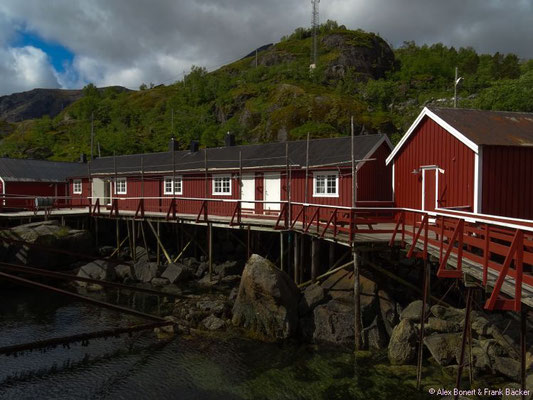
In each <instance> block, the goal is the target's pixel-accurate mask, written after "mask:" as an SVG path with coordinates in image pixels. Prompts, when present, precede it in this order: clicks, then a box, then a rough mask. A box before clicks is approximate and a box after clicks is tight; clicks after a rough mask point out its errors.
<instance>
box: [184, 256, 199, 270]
mask: <svg viewBox="0 0 533 400" xmlns="http://www.w3.org/2000/svg"><path fill="white" fill-rule="evenodd" d="M181 263H182V264H183V265H185V266H186V267H187V268H189V269H194V270H196V268H197V267H198V264H200V263H199V262H198V260H196V258H194V257H187V258H184V259H183V260H182V261H181Z"/></svg>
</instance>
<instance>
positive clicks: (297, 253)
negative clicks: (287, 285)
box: [294, 232, 300, 284]
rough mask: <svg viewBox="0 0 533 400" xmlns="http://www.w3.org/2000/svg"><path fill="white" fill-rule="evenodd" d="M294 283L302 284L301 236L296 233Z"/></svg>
mask: <svg viewBox="0 0 533 400" xmlns="http://www.w3.org/2000/svg"><path fill="white" fill-rule="evenodd" d="M294 282H296V284H298V283H300V235H298V234H297V233H296V232H295V233H294Z"/></svg>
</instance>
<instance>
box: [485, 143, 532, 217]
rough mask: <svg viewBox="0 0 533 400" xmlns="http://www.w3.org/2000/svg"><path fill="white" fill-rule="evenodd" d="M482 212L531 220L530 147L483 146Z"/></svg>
mask: <svg viewBox="0 0 533 400" xmlns="http://www.w3.org/2000/svg"><path fill="white" fill-rule="evenodd" d="M482 158H483V161H482V162H483V164H482V171H483V179H482V181H483V184H482V194H483V197H482V202H481V213H483V214H491V215H502V216H505V217H513V218H523V219H533V148H531V147H508V146H483V150H482Z"/></svg>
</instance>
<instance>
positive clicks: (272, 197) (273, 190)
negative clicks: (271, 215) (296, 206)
mask: <svg viewBox="0 0 533 400" xmlns="http://www.w3.org/2000/svg"><path fill="white" fill-rule="evenodd" d="M264 188H265V189H264V191H265V198H264V200H265V202H267V201H272V202H274V203H265V204H264V210H265V211H279V210H280V209H281V207H280V203H279V202H280V201H281V179H280V175H279V172H267V173H265V176H264Z"/></svg>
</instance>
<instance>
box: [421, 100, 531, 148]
mask: <svg viewBox="0 0 533 400" xmlns="http://www.w3.org/2000/svg"><path fill="white" fill-rule="evenodd" d="M430 110H431V111H433V112H434V113H435V114H437V115H438V116H439V117H440V118H442V119H443V120H444V121H446V122H447V123H448V124H450V125H451V126H453V127H454V128H455V129H457V130H458V131H459V132H461V133H462V134H463V135H464V136H466V137H467V138H468V139H470V140H471V141H472V142H474V143H475V144H477V145H489V146H491V145H492V146H532V145H533V113H523V112H508V111H485V110H469V109H462V108H430Z"/></svg>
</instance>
